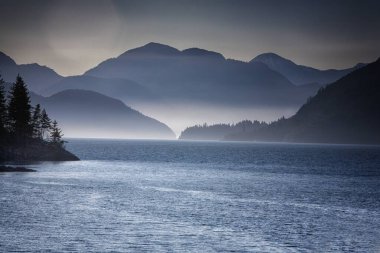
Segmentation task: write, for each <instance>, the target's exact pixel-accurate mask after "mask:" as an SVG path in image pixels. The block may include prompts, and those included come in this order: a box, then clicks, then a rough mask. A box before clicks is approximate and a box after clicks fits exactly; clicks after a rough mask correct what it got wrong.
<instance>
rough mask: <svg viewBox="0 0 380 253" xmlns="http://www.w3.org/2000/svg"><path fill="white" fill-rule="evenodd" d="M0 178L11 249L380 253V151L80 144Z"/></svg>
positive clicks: (1, 232)
mask: <svg viewBox="0 0 380 253" xmlns="http://www.w3.org/2000/svg"><path fill="white" fill-rule="evenodd" d="M67 148H68V149H69V150H71V151H73V152H74V153H76V154H77V155H78V156H79V157H80V158H81V159H82V161H79V162H61V163H42V164H35V165H30V166H29V167H31V168H35V169H37V170H38V172H36V173H2V174H0V251H2V252H12V251H17V252H20V251H28V252H29V251H46V252H62V251H69V252H76V251H78V252H90V251H95V252H111V251H112V252H183V251H187V252H380V148H379V147H368V146H367V147H365V146H336V145H335V146H334V145H285V144H254V143H223V142H181V141H110V140H70V143H68V144H67Z"/></svg>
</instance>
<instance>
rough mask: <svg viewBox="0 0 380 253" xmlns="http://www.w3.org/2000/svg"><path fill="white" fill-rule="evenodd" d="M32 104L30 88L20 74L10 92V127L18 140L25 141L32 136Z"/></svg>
mask: <svg viewBox="0 0 380 253" xmlns="http://www.w3.org/2000/svg"><path fill="white" fill-rule="evenodd" d="M30 110H31V105H30V97H29V93H28V89H27V87H26V85H25V83H24V80H23V79H22V78H21V77H20V76H19V75H18V76H17V78H16V82H15V83H14V84H13V86H12V88H11V91H10V94H9V104H8V119H9V127H10V131H11V133H12V134H14V135H15V137H16V140H17V141H25V140H26V139H27V138H28V137H31V136H32V126H31V113H30Z"/></svg>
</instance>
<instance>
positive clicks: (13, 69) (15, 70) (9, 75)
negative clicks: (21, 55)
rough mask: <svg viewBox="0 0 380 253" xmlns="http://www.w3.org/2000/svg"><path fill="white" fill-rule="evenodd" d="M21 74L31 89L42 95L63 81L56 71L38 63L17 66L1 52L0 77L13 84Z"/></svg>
mask: <svg viewBox="0 0 380 253" xmlns="http://www.w3.org/2000/svg"><path fill="white" fill-rule="evenodd" d="M18 74H20V75H21V76H22V77H23V78H24V80H25V81H26V82H27V83H28V86H29V89H31V90H32V91H34V92H37V93H42V92H43V91H44V90H45V89H46V88H47V87H49V86H50V85H53V84H54V83H56V82H58V81H60V80H62V79H63V77H62V76H60V75H58V74H57V73H56V72H55V71H54V70H52V69H50V68H48V67H46V66H40V65H38V64H37V63H32V64H20V65H18V64H16V62H15V61H14V60H13V59H12V58H10V57H9V56H8V55H6V54H4V53H2V52H0V75H1V77H2V78H3V79H4V80H5V81H7V82H13V81H14V80H15V78H16V76H17V75H18Z"/></svg>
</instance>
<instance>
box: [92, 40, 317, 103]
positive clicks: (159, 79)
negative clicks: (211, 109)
mask: <svg viewBox="0 0 380 253" xmlns="http://www.w3.org/2000/svg"><path fill="white" fill-rule="evenodd" d="M84 75H86V76H95V77H101V78H120V79H129V80H133V81H135V82H137V83H139V84H141V85H143V86H144V87H146V88H148V89H149V90H150V91H151V92H153V93H154V94H157V95H158V96H159V97H161V98H164V99H166V100H170V101H182V102H183V101H195V102H204V103H212V104H225V105H234V106H242V105H243V106H246V105H260V106H268V105H269V106H278V105H300V104H302V103H303V102H304V101H305V100H306V98H307V97H308V96H310V95H312V94H314V93H315V92H316V88H317V87H314V86H310V87H308V88H302V89H300V88H299V87H297V86H295V85H294V84H292V83H291V82H290V81H289V80H288V79H287V78H285V77H284V76H283V75H281V74H279V73H278V72H276V71H273V70H271V69H270V68H268V67H267V66H266V65H265V64H263V63H260V62H251V63H246V62H241V61H236V60H229V59H225V58H224V57H223V56H222V55H221V54H219V53H216V52H211V51H207V50H203V49H199V48H190V49H186V50H183V51H180V50H178V49H175V48H173V47H170V46H167V45H162V44H158V43H149V44H147V45H145V46H143V47H140V48H135V49H132V50H129V51H127V52H125V53H123V54H121V55H120V56H119V57H117V58H113V59H109V60H106V61H104V62H102V63H100V64H99V65H98V66H96V67H95V68H93V69H91V70H89V71H87V72H86V73H85V74H84Z"/></svg>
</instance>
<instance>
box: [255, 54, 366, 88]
mask: <svg viewBox="0 0 380 253" xmlns="http://www.w3.org/2000/svg"><path fill="white" fill-rule="evenodd" d="M250 62H261V63H264V64H265V65H267V66H268V67H269V68H270V69H272V70H274V71H277V72H278V73H281V74H282V75H283V76H285V77H286V78H288V79H289V80H290V81H291V82H292V83H294V84H296V85H304V84H310V83H317V84H319V85H324V84H329V83H332V82H335V81H336V80H338V79H339V78H341V77H343V76H345V75H347V74H348V73H350V72H352V71H353V70H356V69H358V68H361V67H363V66H364V65H365V64H363V63H359V64H357V65H355V66H354V67H352V68H348V69H342V70H336V69H329V70H319V69H315V68H311V67H307V66H302V65H297V64H296V63H294V62H292V61H290V60H288V59H285V58H283V57H281V56H279V55H277V54H274V53H265V54H260V55H258V56H256V57H255V58H254V59H253V60H251V61H250Z"/></svg>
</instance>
